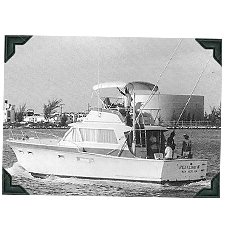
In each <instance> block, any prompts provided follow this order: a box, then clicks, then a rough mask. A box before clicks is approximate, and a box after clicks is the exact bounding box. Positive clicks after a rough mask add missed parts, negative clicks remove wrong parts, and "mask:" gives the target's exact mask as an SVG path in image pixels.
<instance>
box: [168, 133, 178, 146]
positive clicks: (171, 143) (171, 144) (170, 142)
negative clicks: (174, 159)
mask: <svg viewBox="0 0 225 225" xmlns="http://www.w3.org/2000/svg"><path fill="white" fill-rule="evenodd" d="M174 137H175V132H174V131H172V132H171V134H170V136H169V137H168V139H167V146H170V147H171V148H172V150H174V149H175V147H176V144H175V142H174Z"/></svg>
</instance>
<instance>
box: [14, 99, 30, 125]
mask: <svg viewBox="0 0 225 225" xmlns="http://www.w3.org/2000/svg"><path fill="white" fill-rule="evenodd" d="M26 108H27V106H26V103H24V104H23V105H20V106H19V108H17V110H16V113H15V117H16V121H17V122H22V121H23V117H24V113H25V111H26Z"/></svg>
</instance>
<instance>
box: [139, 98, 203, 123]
mask: <svg viewBox="0 0 225 225" xmlns="http://www.w3.org/2000/svg"><path fill="white" fill-rule="evenodd" d="M148 97H149V95H138V94H137V95H136V96H135V102H136V103H137V105H139V106H141V105H142V104H144V102H145V101H146V100H147V99H148ZM189 97H190V96H189V95H169V94H155V95H154V96H153V97H152V99H151V100H150V101H149V103H148V104H147V105H146V107H145V108H147V110H146V112H149V111H150V112H151V114H152V116H153V117H156V115H158V116H160V119H161V120H162V121H164V122H167V121H176V120H177V119H178V118H179V116H180V114H181V112H182V110H183V109H184V107H185V105H186V103H187V102H188V99H189ZM143 111H145V110H143ZM180 120H183V121H191V120H192V121H200V120H204V96H198V95H192V97H191V99H190V101H189V103H188V105H187V107H186V109H185V111H184V113H183V115H182V116H181V118H180Z"/></svg>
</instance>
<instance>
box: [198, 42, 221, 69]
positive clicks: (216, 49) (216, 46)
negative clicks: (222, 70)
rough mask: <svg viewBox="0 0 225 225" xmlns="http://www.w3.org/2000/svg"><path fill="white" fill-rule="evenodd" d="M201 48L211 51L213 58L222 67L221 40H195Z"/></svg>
mask: <svg viewBox="0 0 225 225" xmlns="http://www.w3.org/2000/svg"><path fill="white" fill-rule="evenodd" d="M195 40H196V41H197V42H198V43H199V44H200V45H201V46H202V47H203V48H205V49H213V58H214V59H215V60H216V61H217V62H218V63H219V64H220V65H221V66H222V39H201V38H196V39H195Z"/></svg>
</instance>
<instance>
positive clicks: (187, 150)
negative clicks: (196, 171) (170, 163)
mask: <svg viewBox="0 0 225 225" xmlns="http://www.w3.org/2000/svg"><path fill="white" fill-rule="evenodd" d="M181 156H183V157H184V156H187V157H188V158H189V159H190V158H192V153H191V140H189V136H188V135H187V134H184V141H183V144H182V152H181Z"/></svg>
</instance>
